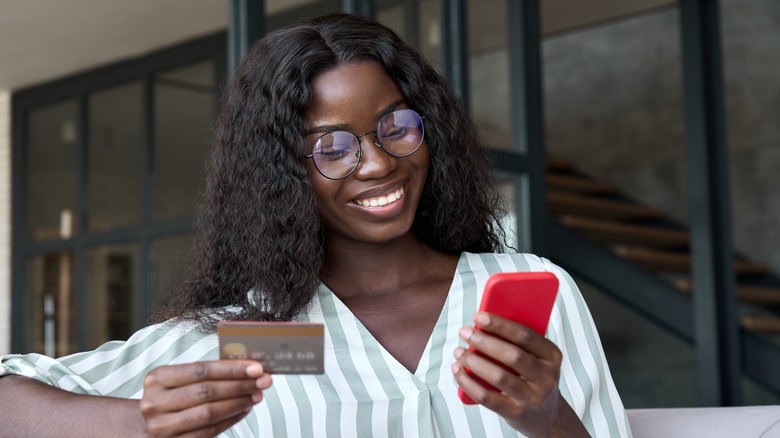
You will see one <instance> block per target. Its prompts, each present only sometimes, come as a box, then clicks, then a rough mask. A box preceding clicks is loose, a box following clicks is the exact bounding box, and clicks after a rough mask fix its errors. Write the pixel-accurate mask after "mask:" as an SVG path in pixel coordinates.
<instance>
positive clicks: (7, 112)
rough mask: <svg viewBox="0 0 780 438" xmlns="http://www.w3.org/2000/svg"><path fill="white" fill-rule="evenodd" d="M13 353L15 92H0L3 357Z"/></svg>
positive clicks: (0, 324)
mask: <svg viewBox="0 0 780 438" xmlns="http://www.w3.org/2000/svg"><path fill="white" fill-rule="evenodd" d="M10 351H11V93H10V92H9V91H3V90H0V354H6V353H8V352H10Z"/></svg>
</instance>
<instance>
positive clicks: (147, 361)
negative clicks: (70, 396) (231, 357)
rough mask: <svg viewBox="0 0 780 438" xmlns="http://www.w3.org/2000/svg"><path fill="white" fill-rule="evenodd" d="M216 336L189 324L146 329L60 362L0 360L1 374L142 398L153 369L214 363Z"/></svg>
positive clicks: (31, 358)
mask: <svg viewBox="0 0 780 438" xmlns="http://www.w3.org/2000/svg"><path fill="white" fill-rule="evenodd" d="M217 354H218V341H217V339H216V335H214V334H206V333H204V332H203V331H201V330H199V329H198V328H196V326H195V325H194V324H190V323H178V324H177V323H172V322H167V323H162V324H157V325H153V326H149V327H146V328H144V329H141V330H139V331H138V332H136V333H135V334H133V335H132V336H131V337H130V338H129V339H128V340H127V341H112V342H109V343H106V344H103V345H102V346H100V347H98V348H97V349H95V350H92V351H87V352H82V353H76V354H72V355H70V356H64V357H61V358H57V359H54V358H51V357H48V356H44V355H42V354H37V353H30V354H26V355H19V354H12V355H7V356H2V357H0V376H4V375H19V376H25V377H29V378H33V379H35V380H38V381H40V382H42V383H45V384H47V385H51V386H54V387H57V388H60V389H64V390H66V391H71V392H75V393H79V394H90V395H106V396H112V397H123V398H141V396H142V395H143V379H144V377H145V376H146V374H147V373H148V372H149V371H151V370H152V369H153V368H156V367H158V366H162V365H169V364H174V363H187V362H195V361H199V360H211V359H216V358H217Z"/></svg>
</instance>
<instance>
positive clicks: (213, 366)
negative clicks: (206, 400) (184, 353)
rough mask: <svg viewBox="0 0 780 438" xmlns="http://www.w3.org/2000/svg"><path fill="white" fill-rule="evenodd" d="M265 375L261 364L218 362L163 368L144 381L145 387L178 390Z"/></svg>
mask: <svg viewBox="0 0 780 438" xmlns="http://www.w3.org/2000/svg"><path fill="white" fill-rule="evenodd" d="M262 375H263V366H262V365H261V364H260V363H259V362H255V361H248V360H216V361H210V362H194V363H188V364H181V365H169V366H162V367H159V368H155V369H153V370H152V371H151V372H149V374H147V375H146V378H145V379H144V386H146V385H151V386H155V385H159V386H162V387H165V388H176V387H179V386H184V385H188V384H191V383H196V382H202V381H205V380H237V379H247V378H253V377H254V378H258V377H260V376H262Z"/></svg>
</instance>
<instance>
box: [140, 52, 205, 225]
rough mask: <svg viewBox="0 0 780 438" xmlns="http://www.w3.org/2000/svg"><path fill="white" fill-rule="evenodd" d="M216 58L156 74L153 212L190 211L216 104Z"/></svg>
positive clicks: (169, 215)
mask: <svg viewBox="0 0 780 438" xmlns="http://www.w3.org/2000/svg"><path fill="white" fill-rule="evenodd" d="M214 87H215V80H214V62H213V61H208V62H203V63H199V64H195V65H190V66H187V67H184V68H180V69H177V70H173V71H169V72H165V73H161V74H160V75H158V76H157V77H156V78H155V81H154V91H155V124H154V127H155V129H154V135H155V152H154V160H155V161H154V164H155V179H154V217H155V219H158V220H162V219H171V218H176V217H189V216H192V214H193V212H194V210H195V199H196V197H197V194H198V190H199V189H200V187H201V183H202V181H203V178H204V174H203V167H204V165H203V162H204V159H205V154H206V150H207V148H208V143H209V139H210V137H211V128H212V125H213V122H214V107H215V102H214V99H215V93H216V91H215V89H214Z"/></svg>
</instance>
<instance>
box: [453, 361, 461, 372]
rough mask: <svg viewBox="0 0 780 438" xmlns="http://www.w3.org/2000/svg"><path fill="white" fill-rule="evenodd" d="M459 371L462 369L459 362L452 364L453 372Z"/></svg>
mask: <svg viewBox="0 0 780 438" xmlns="http://www.w3.org/2000/svg"><path fill="white" fill-rule="evenodd" d="M458 371H460V365H458V364H457V363H454V364H452V374H458Z"/></svg>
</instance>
